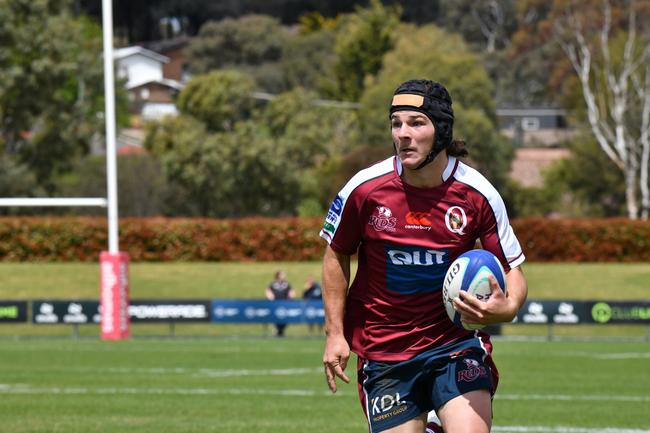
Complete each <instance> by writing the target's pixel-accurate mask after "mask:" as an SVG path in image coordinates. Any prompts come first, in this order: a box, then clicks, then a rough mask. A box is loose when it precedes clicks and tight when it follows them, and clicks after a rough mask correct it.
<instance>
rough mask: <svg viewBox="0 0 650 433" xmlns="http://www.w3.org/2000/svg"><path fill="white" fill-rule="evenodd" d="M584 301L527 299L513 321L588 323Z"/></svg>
mask: <svg viewBox="0 0 650 433" xmlns="http://www.w3.org/2000/svg"><path fill="white" fill-rule="evenodd" d="M585 308H586V305H585V302H584V301H547V300H529V301H526V303H525V304H524V305H523V307H521V309H520V310H519V312H518V313H517V317H516V318H515V320H514V321H513V323H521V324H529V325H534V324H549V323H550V324H558V325H575V324H578V323H589V321H588V320H587V314H586V309H585Z"/></svg>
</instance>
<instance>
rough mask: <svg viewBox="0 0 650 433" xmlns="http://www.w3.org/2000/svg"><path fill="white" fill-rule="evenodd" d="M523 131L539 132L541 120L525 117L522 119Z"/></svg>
mask: <svg viewBox="0 0 650 433" xmlns="http://www.w3.org/2000/svg"><path fill="white" fill-rule="evenodd" d="M521 129H523V130H524V131H537V130H538V129H539V118H537V117H524V118H522V119H521Z"/></svg>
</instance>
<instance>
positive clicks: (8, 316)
mask: <svg viewBox="0 0 650 433" xmlns="http://www.w3.org/2000/svg"><path fill="white" fill-rule="evenodd" d="M21 322H27V301H0V323H21Z"/></svg>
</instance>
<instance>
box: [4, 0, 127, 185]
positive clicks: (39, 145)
mask: <svg viewBox="0 0 650 433" xmlns="http://www.w3.org/2000/svg"><path fill="white" fill-rule="evenodd" d="M69 10H70V5H69V2H68V1H66V0H59V1H56V0H34V1H32V0H0V40H1V41H3V42H2V44H0V75H2V80H0V148H2V149H3V150H4V151H5V152H6V153H8V154H10V155H15V156H16V157H17V158H19V160H20V161H21V162H22V163H24V164H26V165H27V167H29V169H30V170H32V171H33V172H34V173H35V174H36V178H37V181H38V182H39V183H40V184H41V185H43V186H44V187H45V188H46V189H47V190H48V191H49V192H52V189H53V185H52V182H51V180H52V177H53V176H54V175H56V174H57V173H61V172H65V171H66V170H68V169H69V168H70V161H72V160H73V159H74V157H75V156H78V155H83V154H85V153H87V152H88V150H89V146H90V142H91V140H92V139H93V138H94V137H96V136H97V135H98V134H100V133H101V131H102V130H103V120H102V118H101V114H102V112H103V105H104V104H103V92H104V90H103V68H102V60H101V44H102V42H101V29H100V28H99V27H98V26H97V24H95V23H94V22H91V21H90V20H89V19H87V18H84V17H78V18H74V17H72V16H71V14H70V12H69ZM117 92H118V101H124V100H125V99H126V98H123V97H122V93H120V90H119V89H118V90H117ZM118 111H119V112H124V111H125V108H124V105H118ZM119 112H118V114H120V113H119Z"/></svg>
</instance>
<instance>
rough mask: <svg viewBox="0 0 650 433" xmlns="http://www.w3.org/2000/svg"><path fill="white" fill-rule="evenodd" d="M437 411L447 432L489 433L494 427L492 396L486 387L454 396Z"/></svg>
mask: <svg viewBox="0 0 650 433" xmlns="http://www.w3.org/2000/svg"><path fill="white" fill-rule="evenodd" d="M436 412H437V413H438V417H439V418H440V421H441V422H442V428H443V430H444V431H445V433H488V432H489V431H490V428H491V427H492V397H491V396H490V392H489V391H488V390H486V389H480V390H476V391H470V392H468V393H466V394H462V395H459V396H458V397H454V398H452V399H451V400H449V401H448V402H446V403H445V404H444V405H442V407H441V408H439V409H438V410H437V411H436Z"/></svg>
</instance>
